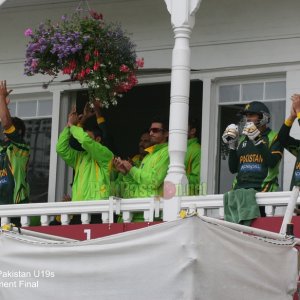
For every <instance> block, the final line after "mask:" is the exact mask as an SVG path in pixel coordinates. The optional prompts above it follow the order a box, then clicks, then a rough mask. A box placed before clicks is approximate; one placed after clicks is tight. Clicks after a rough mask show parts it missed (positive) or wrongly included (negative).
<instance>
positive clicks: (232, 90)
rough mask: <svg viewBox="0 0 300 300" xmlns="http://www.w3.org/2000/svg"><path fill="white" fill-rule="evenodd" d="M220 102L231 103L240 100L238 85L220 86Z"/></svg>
mask: <svg viewBox="0 0 300 300" xmlns="http://www.w3.org/2000/svg"><path fill="white" fill-rule="evenodd" d="M219 93H220V102H222V103H224V102H233V101H239V100H240V85H239V84H236V85H223V86H220V89H219Z"/></svg>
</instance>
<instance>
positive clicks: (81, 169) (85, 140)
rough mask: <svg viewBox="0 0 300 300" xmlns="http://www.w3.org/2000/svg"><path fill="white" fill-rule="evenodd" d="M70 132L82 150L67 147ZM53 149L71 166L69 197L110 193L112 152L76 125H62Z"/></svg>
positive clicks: (98, 196)
mask: <svg viewBox="0 0 300 300" xmlns="http://www.w3.org/2000/svg"><path fill="white" fill-rule="evenodd" d="M71 135H72V136H73V137H74V138H75V139H76V140H77V141H78V142H79V143H80V144H81V146H82V148H83V149H84V151H77V150H74V149H72V148H71V147H70V145H69V139H70V137H71ZM56 151H57V153H58V154H59V155H60V156H61V158H62V159H63V160H64V161H65V162H66V164H67V165H69V166H70V167H72V168H73V169H74V170H75V174H74V181H73V185H72V201H82V200H98V199H106V198H108V197H109V194H110V170H111V163H112V159H113V153H112V152H111V151H110V150H109V149H108V148H106V147H105V146H103V145H101V144H100V143H98V142H96V141H94V140H93V139H92V138H90V137H89V135H88V134H87V133H86V132H85V131H84V130H83V129H82V128H81V127H77V126H71V127H70V128H69V127H66V128H65V129H64V130H63V131H62V133H61V134H60V136H59V139H58V142H57V145H56Z"/></svg>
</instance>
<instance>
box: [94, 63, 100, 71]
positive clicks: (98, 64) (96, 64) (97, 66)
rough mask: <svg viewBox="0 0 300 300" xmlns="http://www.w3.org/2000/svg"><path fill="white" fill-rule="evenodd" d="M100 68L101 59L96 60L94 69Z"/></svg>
mask: <svg viewBox="0 0 300 300" xmlns="http://www.w3.org/2000/svg"><path fill="white" fill-rule="evenodd" d="M99 68H100V63H99V61H96V62H95V63H94V66H93V69H94V71H97V70H98V69H99Z"/></svg>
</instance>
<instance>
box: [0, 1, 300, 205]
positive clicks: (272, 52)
mask: <svg viewBox="0 0 300 300" xmlns="http://www.w3.org/2000/svg"><path fill="white" fill-rule="evenodd" d="M78 5H81V6H82V7H84V9H87V8H88V6H89V7H90V8H91V9H93V10H97V11H99V12H101V13H102V14H103V15H104V19H105V20H108V21H115V22H120V23H121V24H122V26H123V27H124V28H125V29H126V31H127V32H129V33H130V34H131V37H132V39H133V40H134V42H135V43H136V45H137V54H138V56H139V57H143V58H144V60H145V66H144V69H143V70H142V71H141V73H140V75H139V78H138V79H139V86H138V87H137V88H136V91H135V92H133V93H132V94H130V95H129V96H128V98H125V99H123V100H122V101H123V102H122V104H120V107H121V108H119V111H117V110H115V109H112V110H111V111H109V112H107V115H108V116H114V118H113V117H112V119H120V118H121V121H122V123H121V124H124V126H125V129H126V134H124V133H122V134H120V135H119V136H118V135H117V133H116V140H115V144H116V145H118V146H119V147H120V145H125V144H126V142H127V143H129V142H130V143H133V141H134V140H131V139H130V137H129V136H130V134H132V132H133V133H135V132H134V130H133V131H132V130H131V127H132V128H136V126H141V127H142V126H144V124H142V125H139V124H140V123H139V122H142V121H143V120H144V118H143V117H142V116H143V114H146V111H148V112H149V110H150V111H151V113H152V112H153V113H154V112H155V110H161V109H162V110H164V111H168V101H169V94H168V89H169V84H170V80H171V65H172V49H173V46H174V39H173V30H172V26H171V22H170V15H169V13H168V10H167V8H166V4H165V2H164V1H163V0H151V1H149V0H94V1H93V0H90V1H88V2H87V1H57V0H53V1H51V3H50V2H49V1H46V0H44V1H43V0H39V1H38V0H7V1H6V2H4V4H3V5H2V6H0V33H1V38H2V41H1V46H0V78H1V79H6V80H7V82H8V84H9V87H10V88H12V89H13V94H12V96H11V105H10V109H11V112H12V114H13V115H16V116H19V117H21V118H23V119H24V120H25V121H26V125H27V128H28V139H30V143H31V146H32V155H31V156H32V157H31V163H30V176H31V177H30V181H31V186H32V191H33V194H32V195H33V197H34V199H33V200H34V201H49V202H54V201H60V199H62V196H63V194H64V193H66V192H68V190H70V186H69V185H70V182H71V178H72V171H71V170H69V169H67V168H66V167H65V164H64V163H63V162H62V161H61V160H60V159H58V157H57V155H56V151H55V145H56V141H57V138H58V134H59V132H60V131H61V130H62V128H63V127H64V125H65V123H66V117H67V113H68V110H69V108H70V107H71V105H72V104H73V103H76V102H78V101H79V100H78V99H79V96H80V95H81V96H82V93H84V90H83V89H82V87H81V86H80V85H79V84H78V83H76V82H68V81H66V79H67V78H65V77H61V78H57V79H56V80H55V81H54V82H53V83H52V84H51V85H50V86H49V87H48V89H44V88H43V83H45V82H47V81H48V80H49V79H50V78H49V77H46V76H39V75H37V76H33V77H27V76H25V75H24V70H23V68H24V58H25V48H26V43H27V40H26V37H25V36H24V34H23V32H24V31H25V30H26V29H27V28H32V29H33V28H36V27H37V26H38V25H39V24H40V23H41V22H43V21H45V20H47V19H51V20H59V19H60V17H61V16H62V15H63V14H71V13H72V12H74V11H75V10H76V8H77V7H78ZM299 9H300V2H299V1H297V0H288V1H279V0H264V1H260V0H250V1H245V0H223V1H218V0H203V1H202V3H201V5H200V8H199V10H198V12H197V13H196V17H195V26H194V29H193V32H192V36H191V41H190V46H191V110H192V111H193V113H194V114H195V115H196V116H197V118H198V119H199V120H201V123H200V125H201V145H202V161H201V182H202V183H203V184H204V185H205V186H206V188H205V189H206V190H207V193H209V194H212V193H223V192H224V191H226V190H228V189H229V188H230V184H231V181H232V177H230V174H229V172H228V168H227V161H226V151H225V150H224V148H223V147H222V144H221V138H220V137H221V134H222V131H223V130H224V128H225V127H226V126H227V125H228V124H229V123H232V121H235V122H238V120H237V119H236V113H237V112H238V110H239V109H240V108H241V107H242V105H243V104H245V103H247V102H249V101H252V100H259V101H264V102H265V103H266V104H267V106H268V107H269V109H270V111H271V114H272V121H271V126H272V128H273V129H275V130H278V129H279V128H280V126H281V124H282V122H283V120H284V118H285V115H286V114H288V113H289V109H290V100H289V99H290V96H291V95H292V94H293V93H295V92H300V52H299V51H298V49H299V48H300V29H299V28H300V19H299V17H298V11H299ZM130 97H132V99H130ZM126 101H128V102H126ZM145 103H147V105H148V107H147V109H145V108H143V106H144V105H145ZM152 104H153V105H152ZM154 108H155V109H154ZM143 109H144V110H143ZM120 110H121V111H120ZM126 110H128V113H126V114H125V113H124V111H126ZM126 112H127V111H126ZM130 113H131V114H132V118H130V119H132V121H131V123H128V122H127V120H126V119H122V117H123V118H124V115H128V114H130ZM149 114H150V113H149ZM112 123H113V122H112ZM127 123H128V124H129V125H130V126H131V127H128V128H127V127H126V124H127ZM129 125H128V126H129ZM145 126H146V124H145ZM119 127H120V123H115V124H113V126H112V131H113V132H117V129H116V128H119ZM114 130H115V131H114ZM298 130H299V129H298V128H297V126H296V127H295V128H293V129H292V133H293V134H294V135H295V137H297V132H298ZM136 133H137V132H136ZM124 147H125V146H124ZM116 151H119V150H116ZM128 151H129V152H130V149H129V150H128ZM126 154H127V153H126ZM293 164H294V159H293V157H292V156H291V155H289V154H288V153H285V155H284V160H283V164H282V170H281V179H280V180H281V189H282V190H288V189H289V184H290V178H291V174H292V169H293Z"/></svg>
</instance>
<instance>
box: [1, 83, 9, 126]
mask: <svg viewBox="0 0 300 300" xmlns="http://www.w3.org/2000/svg"><path fill="white" fill-rule="evenodd" d="M11 91H12V90H9V91H8V90H7V87H6V80H1V81H0V119H1V124H2V127H3V129H4V130H7V129H10V128H11V126H12V120H11V116H10V112H9V109H8V107H7V105H8V103H9V99H8V95H9V94H10V93H11Z"/></svg>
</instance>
